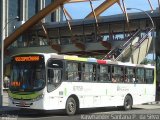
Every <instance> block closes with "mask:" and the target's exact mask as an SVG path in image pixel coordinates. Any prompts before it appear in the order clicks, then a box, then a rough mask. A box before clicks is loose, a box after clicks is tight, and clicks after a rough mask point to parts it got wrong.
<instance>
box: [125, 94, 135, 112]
mask: <svg viewBox="0 0 160 120" xmlns="http://www.w3.org/2000/svg"><path fill="white" fill-rule="evenodd" d="M132 105H133V100H132V97H131V96H130V95H127V96H126V97H125V99H124V106H123V109H124V110H131V109H132Z"/></svg>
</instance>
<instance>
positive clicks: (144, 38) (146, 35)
mask: <svg viewBox="0 0 160 120" xmlns="http://www.w3.org/2000/svg"><path fill="white" fill-rule="evenodd" d="M153 29H154V28H151V29H150V30H149V31H148V32H147V33H146V34H145V36H144V37H143V38H142V39H141V40H140V41H139V42H138V45H137V46H136V48H135V49H137V48H138V47H139V45H140V44H141V43H142V42H143V41H144V40H146V37H148V34H149V33H150V32H151V31H152V30H153ZM128 47H130V44H128V45H127V47H125V49H127V48H128ZM125 49H123V51H122V52H121V54H120V55H119V56H118V57H117V58H116V59H115V60H116V61H117V60H118V59H119V58H120V57H121V56H122V54H123V53H124V50H125Z"/></svg>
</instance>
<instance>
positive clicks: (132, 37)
mask: <svg viewBox="0 0 160 120" xmlns="http://www.w3.org/2000/svg"><path fill="white" fill-rule="evenodd" d="M139 32H141V29H138V30H137V31H136V32H135V33H134V34H133V35H132V36H131V37H130V38H129V39H128V40H127V41H126V42H125V43H124V44H123V46H121V47H124V46H125V45H126V44H127V43H128V42H129V41H131V40H132V39H134V38H135V37H136V36H137V34H139ZM116 49H117V48H116ZM124 49H125V48H124ZM124 49H123V50H124ZM114 50H115V48H114V49H112V50H111V51H109V52H108V53H107V55H105V56H104V58H103V60H104V59H105V58H106V57H107V56H108V55H110V54H111V53H112V52H113V51H114Z"/></svg>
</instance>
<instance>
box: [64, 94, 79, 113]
mask: <svg viewBox="0 0 160 120" xmlns="http://www.w3.org/2000/svg"><path fill="white" fill-rule="evenodd" d="M76 112H77V103H76V100H75V99H74V98H73V97H69V98H68V99H67V102H66V113H67V114H68V115H74V114H76Z"/></svg>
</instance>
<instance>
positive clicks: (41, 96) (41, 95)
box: [32, 94, 44, 101]
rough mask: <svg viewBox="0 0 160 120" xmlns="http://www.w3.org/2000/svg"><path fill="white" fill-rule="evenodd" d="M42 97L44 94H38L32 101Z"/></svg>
mask: <svg viewBox="0 0 160 120" xmlns="http://www.w3.org/2000/svg"><path fill="white" fill-rule="evenodd" d="M43 97H44V94H40V95H39V96H37V97H36V98H35V99H33V100H32V101H38V100H40V99H42V98H43Z"/></svg>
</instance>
